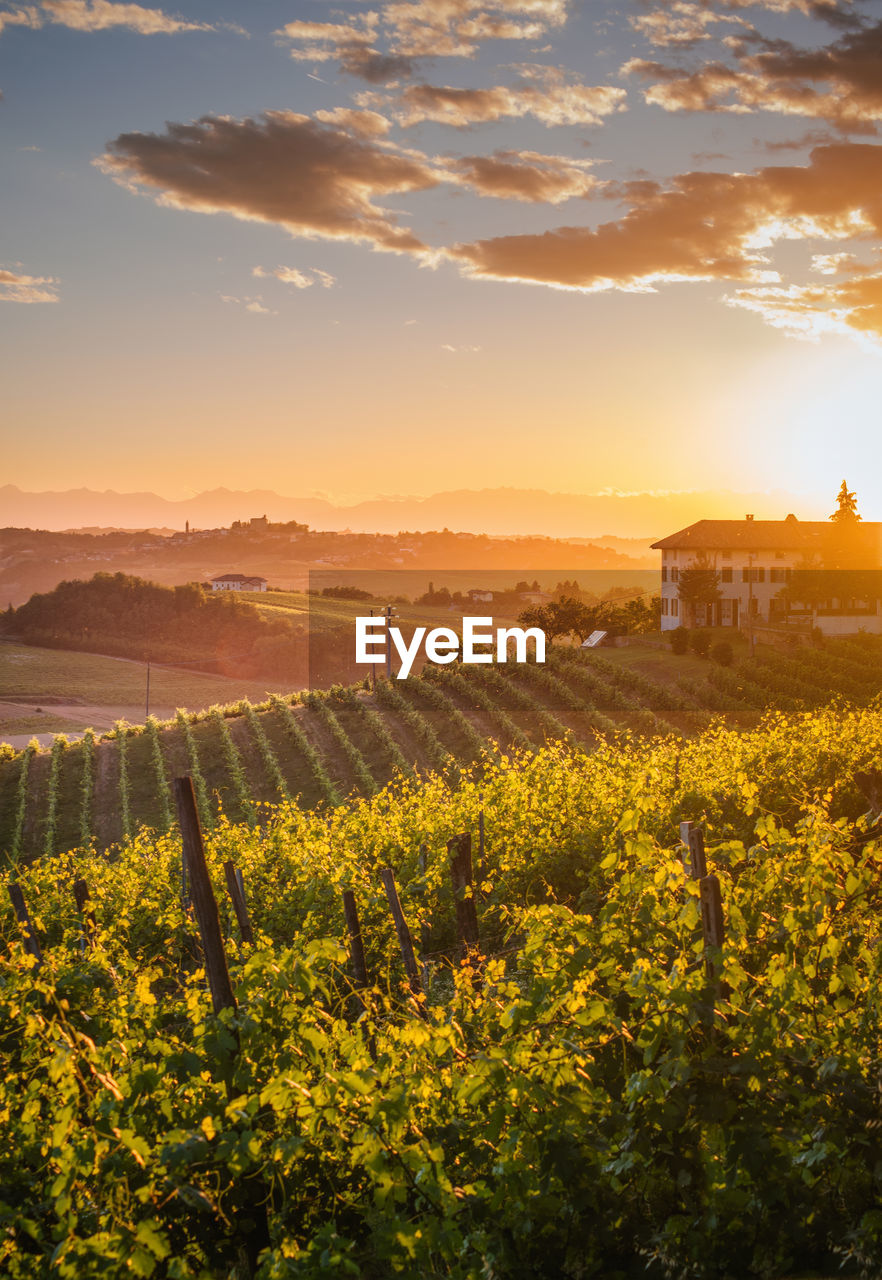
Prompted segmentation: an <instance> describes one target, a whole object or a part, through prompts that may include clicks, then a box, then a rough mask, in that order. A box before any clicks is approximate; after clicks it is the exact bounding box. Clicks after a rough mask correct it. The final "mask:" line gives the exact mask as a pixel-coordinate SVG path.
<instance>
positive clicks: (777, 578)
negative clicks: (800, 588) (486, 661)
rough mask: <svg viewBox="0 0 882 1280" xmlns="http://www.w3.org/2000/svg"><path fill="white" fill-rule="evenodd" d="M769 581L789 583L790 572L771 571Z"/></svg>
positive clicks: (786, 570)
mask: <svg viewBox="0 0 882 1280" xmlns="http://www.w3.org/2000/svg"><path fill="white" fill-rule="evenodd" d="M769 580H770V581H771V582H789V581H790V570H789V569H770V570H769Z"/></svg>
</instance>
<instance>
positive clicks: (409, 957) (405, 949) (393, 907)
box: [380, 867, 425, 1016]
mask: <svg viewBox="0 0 882 1280" xmlns="http://www.w3.org/2000/svg"><path fill="white" fill-rule="evenodd" d="M380 879H381V880H382V882H383V888H384V889H385V890H386V897H387V898H388V900H389V910H390V911H391V912H392V919H393V920H394V921H395V932H396V933H397V934H398V946H399V948H400V950H401V958H402V960H403V961H404V971H405V973H406V974H407V980H408V982H409V983H410V989H411V992H412V993H413V995H415V996H417V997H419V996H420V995H422V990H423V988H422V984H421V983H420V971H419V969H418V968H417V962H416V956H415V955H414V953H413V942H412V940H411V936H410V930H409V929H408V927H407V921H406V920H405V918H404V912H403V911H402V910H401V902H400V900H399V898H398V890H397V889H396V887H395V873H394V871H393V870H392V868H391V867H384V868H383V870H382V871H381V872H380ZM417 1003H418V1007H419V1010H420V1012H421V1013H423V1015H424V1016H425V1011H424V1010H423V1007H422V1004H420V1003H419V1001H418V1002H417Z"/></svg>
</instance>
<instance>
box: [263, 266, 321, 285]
mask: <svg viewBox="0 0 882 1280" xmlns="http://www.w3.org/2000/svg"><path fill="white" fill-rule="evenodd" d="M308 270H309V275H306V274H305V273H304V272H303V271H298V270H297V268H296V267H274V268H273V269H272V270H269V271H268V270H267V269H266V268H265V267H255V268H254V270H253V271H252V272H251V274H252V275H253V276H260V277H264V278H267V277H270V276H274V277H275V278H276V280H281V281H282V284H293V286H294V288H295V289H311V288H312V286H313V285H314V284H316V283H318V284H320V285H322V286H323V288H325V289H330V288H332V287H333V286H334V285H335V284H336V283H337V277H336V276H332V275H331V274H330V272H328V271H320V270H319V269H318V267H310V268H309V269H308Z"/></svg>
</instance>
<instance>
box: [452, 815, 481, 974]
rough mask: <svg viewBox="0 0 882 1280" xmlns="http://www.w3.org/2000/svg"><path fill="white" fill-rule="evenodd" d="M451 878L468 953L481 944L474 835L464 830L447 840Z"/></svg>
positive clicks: (465, 947)
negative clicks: (474, 875)
mask: <svg viewBox="0 0 882 1280" xmlns="http://www.w3.org/2000/svg"><path fill="white" fill-rule="evenodd" d="M447 852H448V853H449V854H450V879H451V881H452V882H453V894H454V898H455V905H456V927H457V931H458V933H459V937H460V941H461V942H462V945H463V948H464V950H465V953H466V955H468V953H469V952H470V951H472V950H475V949H476V948H477V947H478V945H479V939H478V915H477V911H476V909H475V895H474V887H473V884H472V837H471V833H470V832H468V831H463V832H461V833H460V834H459V835H457V836H453V837H452V839H450V840H448V841H447Z"/></svg>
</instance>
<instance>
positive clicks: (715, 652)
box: [710, 640, 734, 667]
mask: <svg viewBox="0 0 882 1280" xmlns="http://www.w3.org/2000/svg"><path fill="white" fill-rule="evenodd" d="M710 656H711V657H712V658H713V660H714V662H718V663H719V664H720V666H721V667H731V665H732V661H733V658H734V654H733V653H732V646H731V645H730V644H729V641H728V640H718V641H717V643H716V644H715V645H714V646H713V647H712V649H711V651H710Z"/></svg>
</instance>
